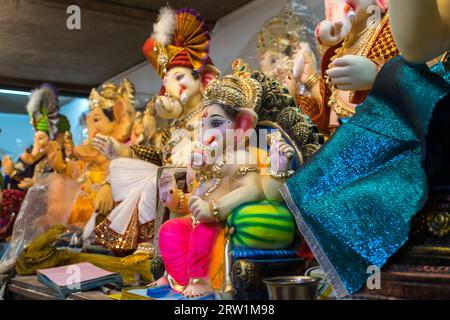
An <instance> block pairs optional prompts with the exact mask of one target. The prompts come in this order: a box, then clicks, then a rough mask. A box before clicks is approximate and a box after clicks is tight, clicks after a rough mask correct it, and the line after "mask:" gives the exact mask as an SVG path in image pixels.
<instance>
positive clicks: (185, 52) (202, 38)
mask: <svg viewBox="0 0 450 320" xmlns="http://www.w3.org/2000/svg"><path fill="white" fill-rule="evenodd" d="M209 41H210V35H209V28H208V26H207V24H206V22H205V20H204V18H203V17H202V16H200V14H199V13H198V12H196V11H195V10H193V9H190V8H182V9H180V10H177V11H174V10H173V9H171V8H170V7H163V8H161V10H160V14H159V17H158V21H157V22H156V23H155V24H154V25H153V34H152V36H151V37H150V38H149V39H147V41H146V42H145V44H144V46H143V48H142V50H143V53H144V55H145V56H146V57H147V59H148V60H149V61H150V63H151V64H152V66H153V67H154V68H155V69H156V71H157V72H158V74H159V76H160V77H164V75H165V74H166V72H167V71H168V69H169V68H171V67H172V66H186V67H189V68H193V69H194V70H195V71H196V72H201V71H202V70H203V68H204V67H205V66H206V65H207V64H210V63H211V62H210V58H209Z"/></svg>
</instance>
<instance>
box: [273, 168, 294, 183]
mask: <svg viewBox="0 0 450 320" xmlns="http://www.w3.org/2000/svg"><path fill="white" fill-rule="evenodd" d="M294 174H295V171H294V170H292V169H291V170H288V171H280V172H277V173H275V172H273V171H272V177H274V178H275V179H281V180H284V179H289V178H290V177H292V176H293V175H294Z"/></svg>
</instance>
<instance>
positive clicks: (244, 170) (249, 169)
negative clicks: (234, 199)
mask: <svg viewBox="0 0 450 320" xmlns="http://www.w3.org/2000/svg"><path fill="white" fill-rule="evenodd" d="M258 171H259V169H258V168H256V167H240V168H239V169H238V170H237V171H236V172H235V173H234V174H233V178H234V179H239V178H242V177H245V176H246V175H248V174H249V173H252V172H258Z"/></svg>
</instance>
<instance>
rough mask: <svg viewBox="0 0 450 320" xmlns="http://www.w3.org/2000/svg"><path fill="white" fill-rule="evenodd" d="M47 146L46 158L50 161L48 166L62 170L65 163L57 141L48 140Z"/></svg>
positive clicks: (58, 170)
mask: <svg viewBox="0 0 450 320" xmlns="http://www.w3.org/2000/svg"><path fill="white" fill-rule="evenodd" d="M47 148H48V154H47V158H48V161H49V163H50V166H51V167H52V168H53V169H54V170H56V171H57V172H62V171H64V169H65V163H64V159H63V156H62V151H61V147H60V145H59V143H58V142H56V141H50V142H49V145H48V147H47Z"/></svg>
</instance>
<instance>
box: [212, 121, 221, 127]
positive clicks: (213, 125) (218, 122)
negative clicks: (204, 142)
mask: <svg viewBox="0 0 450 320" xmlns="http://www.w3.org/2000/svg"><path fill="white" fill-rule="evenodd" d="M221 125H222V121H220V120H214V121H213V122H211V127H213V128H217V127H220V126H221Z"/></svg>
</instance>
